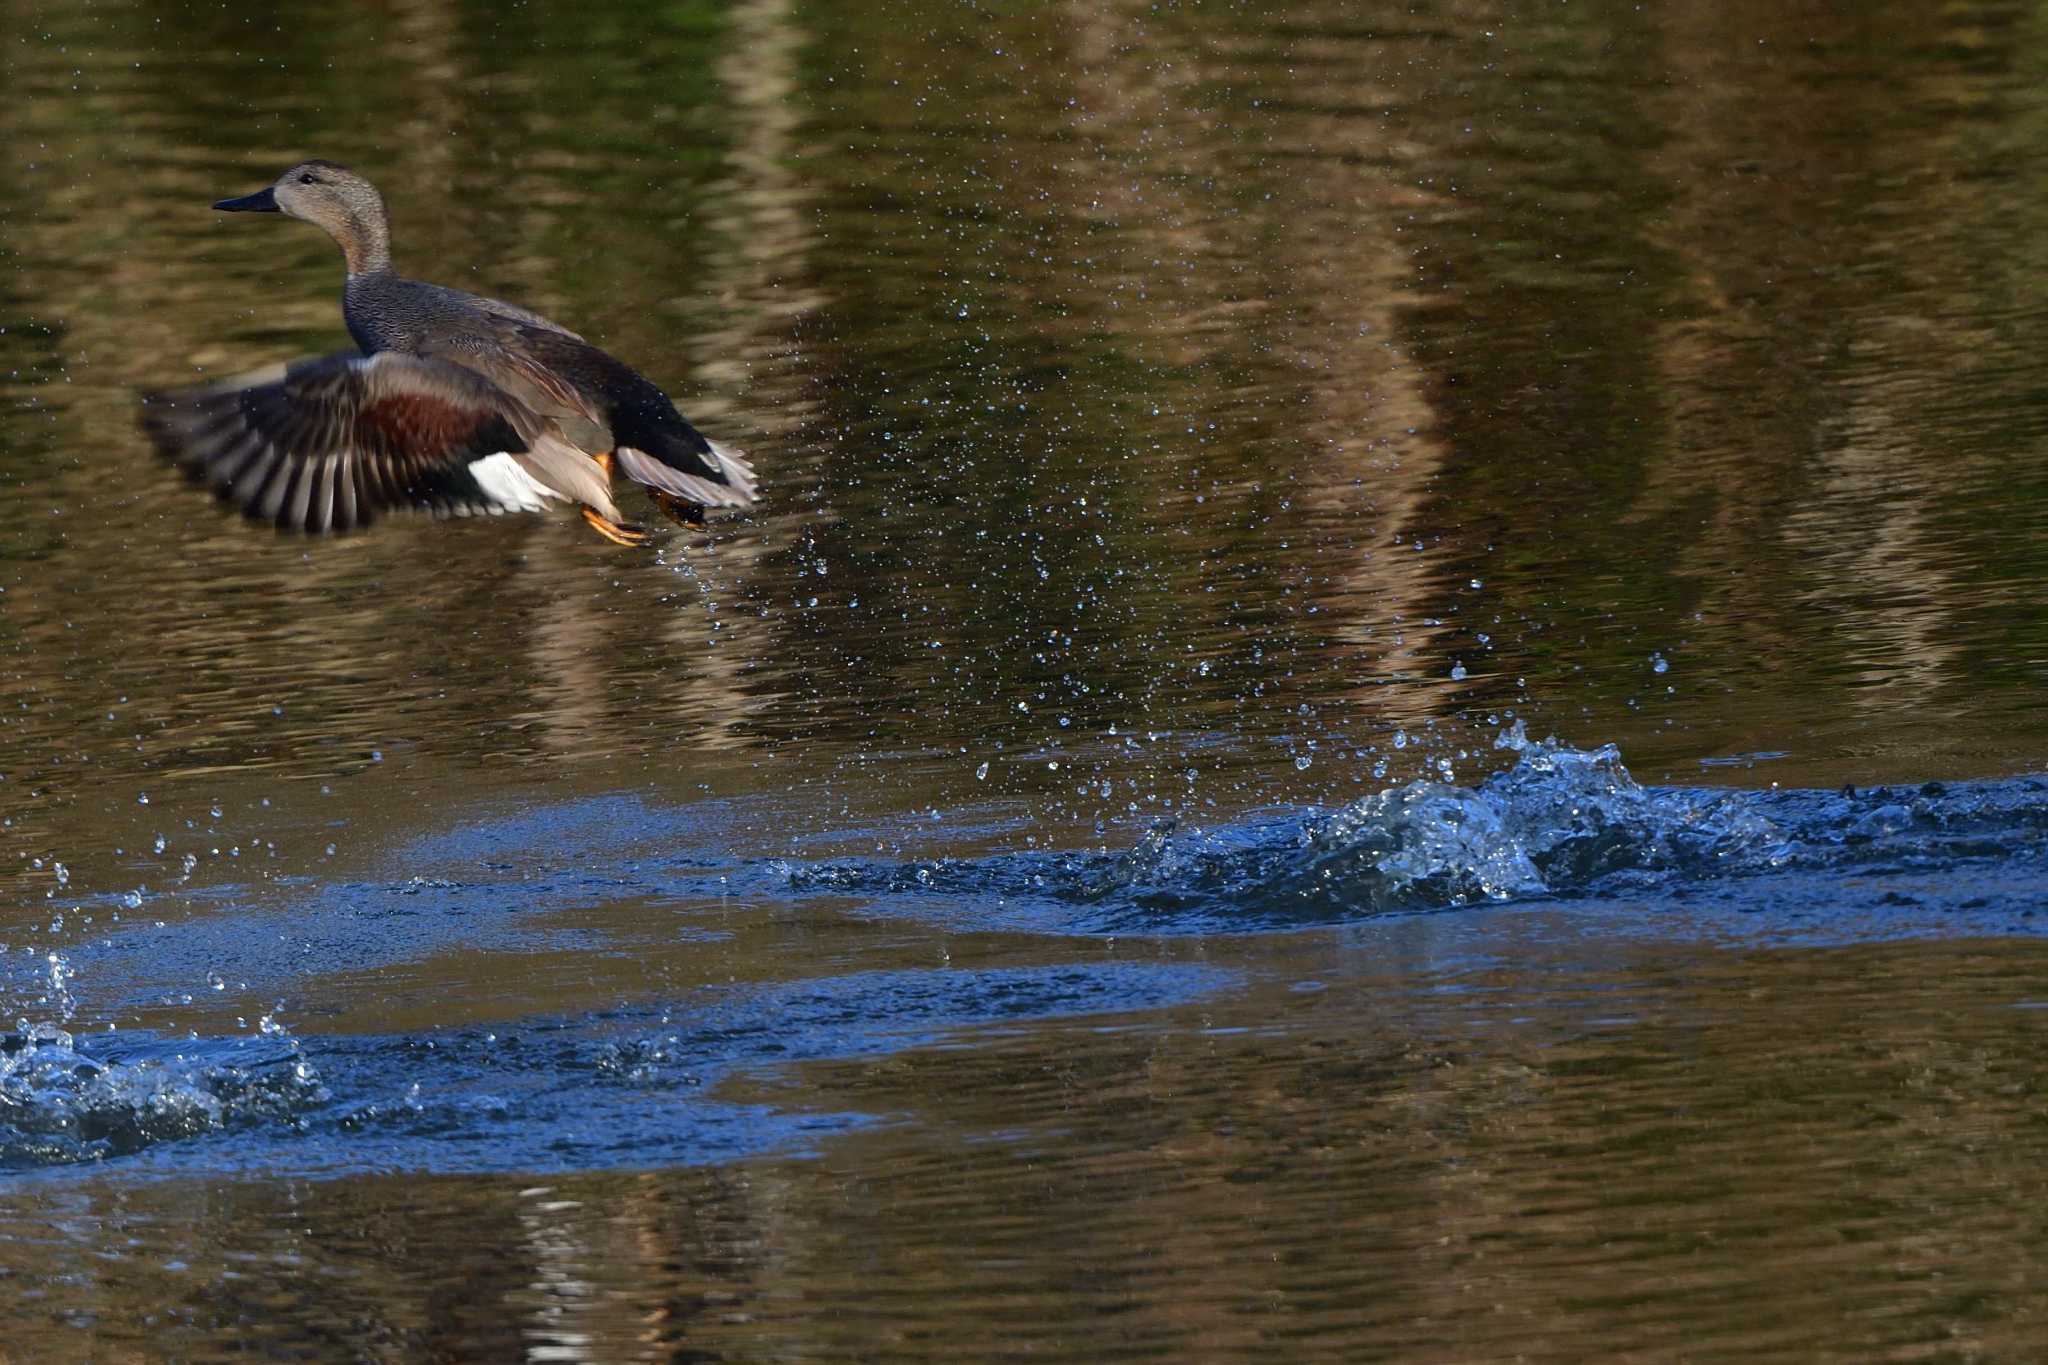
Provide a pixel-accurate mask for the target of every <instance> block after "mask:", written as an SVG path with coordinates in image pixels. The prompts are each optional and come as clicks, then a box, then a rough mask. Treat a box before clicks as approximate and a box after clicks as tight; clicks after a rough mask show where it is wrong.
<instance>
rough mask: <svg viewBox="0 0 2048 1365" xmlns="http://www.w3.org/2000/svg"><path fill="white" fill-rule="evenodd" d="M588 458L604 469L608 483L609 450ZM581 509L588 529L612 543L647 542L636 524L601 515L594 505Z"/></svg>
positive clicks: (610, 465)
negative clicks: (625, 524)
mask: <svg viewBox="0 0 2048 1365" xmlns="http://www.w3.org/2000/svg"><path fill="white" fill-rule="evenodd" d="M590 458H591V459H593V460H595V461H597V467H598V468H599V469H602V470H603V471H604V481H605V482H606V483H607V484H609V483H610V482H611V481H612V453H611V452H610V451H609V450H601V451H599V452H598V453H597V454H595V455H592V456H591V457H590ZM581 510H582V512H583V519H584V520H585V521H587V522H589V523H590V529H591V530H593V531H595V532H597V533H598V534H599V535H601V536H603V537H604V538H605V539H606V540H609V541H610V542H611V543H612V544H614V545H627V546H631V545H645V544H646V543H647V532H645V531H643V530H641V529H640V528H639V527H638V526H622V525H620V524H619V523H618V522H616V521H613V520H611V519H610V518H609V517H606V516H603V515H601V514H600V513H599V512H598V510H597V509H596V508H595V507H590V506H585V507H584V508H582V509H581Z"/></svg>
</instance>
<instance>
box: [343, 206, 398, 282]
mask: <svg viewBox="0 0 2048 1365" xmlns="http://www.w3.org/2000/svg"><path fill="white" fill-rule="evenodd" d="M334 240H335V241H337V242H339V243H341V254H342V258H343V259H344V260H346V261H347V262H348V273H349V278H350V279H354V278H355V277H356V276H358V275H374V274H377V273H378V272H379V271H384V270H389V269H391V227H390V224H389V223H387V222H386V221H385V219H384V215H383V214H382V213H375V214H367V215H357V214H351V215H350V216H349V220H348V222H347V223H346V224H345V225H344V226H343V229H342V231H340V232H337V233H336V234H334Z"/></svg>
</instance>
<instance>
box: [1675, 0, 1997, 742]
mask: <svg viewBox="0 0 2048 1365" xmlns="http://www.w3.org/2000/svg"><path fill="white" fill-rule="evenodd" d="M1654 21H1655V23H1656V25H1657V28H1658V30H1659V31H1660V33H1661V35H1662V47H1661V56H1662V57H1663V59H1664V60H1665V61H1667V62H1668V63H1669V64H1670V65H1671V68H1672V71H1673V78H1672V80H1671V81H1670V82H1669V87H1668V93H1667V94H1665V95H1664V96H1662V97H1661V98H1660V99H1659V101H1658V107H1659V108H1660V111H1661V112H1662V114H1663V116H1664V117H1665V118H1666V119H1667V120H1668V127H1669V129H1670V132H1671V137H1670V139H1669V141H1668V142H1667V143H1666V144H1665V145H1664V146H1663V147H1662V148H1661V149H1660V150H1659V151H1658V152H1657V153H1656V154H1655V155H1654V157H1653V159H1652V164H1653V165H1654V166H1655V167H1656V168H1657V169H1658V170H1659V171H1660V173H1661V174H1663V175H1664V176H1665V177H1666V178H1667V179H1668V181H1669V183H1670V184H1671V185H1672V187H1673V188H1674V190H1675V191H1676V196H1677V197H1676V202H1675V204H1674V206H1673V208H1672V210H1671V213H1670V216H1669V219H1668V221H1666V222H1665V223H1664V224H1663V225H1662V227H1661V230H1660V231H1659V233H1658V237H1659V240H1660V241H1661V242H1662V243H1663V244H1665V245H1666V246H1667V247H1668V248H1669V249H1671V250H1672V251H1673V252H1674V253H1675V254H1676V255H1677V256H1678V257H1679V259H1680V260H1681V262H1682V264H1683V270H1684V274H1685V278H1686V283H1687V285H1688V287H1689V288H1691V289H1692V290H1694V291H1696V294H1697V297H1698V299H1699V301H1700V313H1699V315H1698V316H1695V317H1690V318H1687V319H1685V320H1684V321H1678V322H1674V323H1671V324H1669V325H1667V326H1666V327H1664V328H1663V329H1662V333H1661V335H1660V336H1659V337H1658V339H1657V344H1656V356H1657V360H1658V365H1659V369H1660V370H1661V372H1662V374H1663V376H1664V380H1663V382H1664V385H1665V389H1666V392H1668V393H1669V394H1671V395H1672V405H1671V418H1672V425H1673V434H1672V439H1670V440H1669V441H1668V442H1666V443H1664V445H1663V447H1662V448H1663V450H1664V451H1665V452H1666V453H1667V454H1668V455H1669V456H1670V457H1671V458H1670V459H1669V460H1667V461H1666V462H1664V463H1661V464H1660V465H1658V466H1654V467H1653V468H1652V470H1651V471H1650V479H1649V482H1648V484H1647V486H1646V487H1645V488H1644V490H1643V492H1642V494H1641V497H1640V499H1639V502H1638V507H1637V513H1636V515H1637V517H1638V518H1639V519H1641V520H1643V521H1645V522H1650V521H1654V520H1656V519H1658V518H1661V517H1668V516H1672V515H1675V514H1678V513H1679V512H1680V510H1681V509H1684V508H1687V507H1689V506H1692V505H1695V504H1697V503H1698V502H1699V501H1700V499H1701V491H1702V489H1703V487H1711V488H1713V489H1716V490H1717V492H1716V493H1715V495H1714V496H1713V497H1712V499H1711V501H1710V502H1709V503H1708V505H1707V512H1706V517H1705V520H1704V523H1703V524H1702V525H1701V527H1700V530H1699V532H1698V533H1697V534H1696V535H1695V536H1693V537H1690V538H1688V540H1687V541H1686V542H1685V543H1684V545H1683V548H1682V549H1681V551H1680V555H1679V563H1680V567H1681V571H1682V572H1684V573H1685V574H1687V575H1688V576H1690V577H1692V578H1694V579H1695V580H1696V581H1697V582H1698V584H1699V585H1700V588H1701V591H1702V593H1703V594H1704V596H1703V603H1704V605H1703V607H1702V612H1701V614H1702V616H1703V618H1704V619H1706V620H1708V621H1712V622H1715V623H1717V624H1720V625H1724V626H1731V627H1733V628H1736V629H1739V630H1741V631H1743V632H1744V633H1746V634H1747V635H1749V636H1750V638H1751V640H1752V642H1753V645H1754V648H1755V658H1756V660H1757V662H1758V663H1759V664H1761V665H1762V666H1764V667H1771V666H1773V664H1774V662H1775V660H1776V659H1777V658H1778V657H1781V656H1789V655H1796V654H1803V653H1806V652H1807V648H1810V646H1807V647H1805V648H1802V645H1805V644H1806V641H1807V639H1808V637H1810V635H1811V634H1812V633H1813V632H1814V631H1816V630H1819V631H1824V632H1825V633H1826V634H1827V636H1828V638H1829V639H1830V640H1832V641H1834V642H1835V644H1834V648H1833V652H1834V653H1835V655H1836V657H1837V659H1838V660H1839V664H1840V672H1839V676H1841V677H1843V678H1844V679H1845V680H1850V681H1852V682H1853V683H1855V684H1860V685H1851V686H1847V687H1844V688H1842V689H1840V690H1839V692H1837V693H1836V694H1835V695H1836V696H1837V697H1838V699H1839V701H1840V702H1841V703H1842V704H1843V705H1845V706H1847V707H1850V708H1852V709H1863V710H1894V709H1898V708H1901V707H1914V706H1918V705H1920V704H1921V703H1922V702H1923V701H1924V700H1926V699H1927V698H1928V697H1929V696H1930V695H1931V694H1932V693H1934V692H1935V691H1936V690H1937V689H1939V688H1941V687H1943V686H1946V685H1950V684H1953V683H1955V682H1957V681H1958V678H1957V668H1958V650H1957V648H1956V645H1955V641H1956V640H1957V639H1958V638H1959V632H1958V631H1957V630H1956V628H1955V627H1956V622H1955V621H1954V620H1953V617H1952V612H1953V608H1954V607H1955V606H1957V605H1969V604H1972V603H1973V600H1974V599H1973V595H1972V593H1971V592H1970V591H1969V589H1968V586H1967V584H1966V582H1965V581H1963V580H1962V579H1960V578H1959V577H1958V570H1959V569H1960V568H1961V567H1962V566H1961V565H1960V563H1959V562H1958V560H1957V557H1956V555H1955V554H1954V552H1953V549H1952V547H1951V546H1950V545H1949V544H1947V543H1945V542H1946V538H1945V536H1944V534H1943V532H1942V531H1941V530H1940V529H1939V527H1938V525H1937V519H1938V515H1939V512H1940V510H1941V507H1942V502H1943V498H1944V496H1945V495H1946V494H1947V493H1949V492H1950V490H1952V489H1953V488H1954V487H1955V486H1956V484H1957V483H1958V482H1959V481H1963V480H1967V479H1968V478H1969V477H1970V468H1971V461H1970V459H1969V457H1968V456H1967V455H1963V454H1960V453H1958V452H1957V451H1955V450H1953V449H1948V448H1942V446H1941V445H1939V444H1936V443H1937V442H1941V441H1942V439H1943V436H1944V435H1946V436H1948V437H1949V438H1951V439H1952V438H1953V436H1954V434H1955V433H1954V430H1953V428H1952V427H1951V428H1949V429H1948V431H1947V432H1946V433H1944V432H1943V430H1942V428H1941V427H1940V426H1938V425H1932V426H1931V425H1930V424H1929V423H1928V422H1927V421H1926V419H1925V417H1924V413H1925V411H1926V409H1927V408H1928V406H1929V404H1930V403H1932V402H1936V401H1938V400H1939V398H1940V396H1941V391H1942V388H1943V387H1944V385H1943V379H1942V376H1943V375H1944V374H1945V373H1951V374H1953V373H1959V372H1960V371H1961V370H1963V369H1964V368H1965V367H1966V365H1967V362H1968V359H1969V357H1971V356H1972V355H1973V354H1976V353H1978V352H1980V351H1981V349H1982V348H1984V347H1985V346H1986V345H1987V344H1988V343H1989V342H1990V341H1991V340H1992V338H1991V336H1990V334H1989V332H1988V330H1987V327H1986V325H1985V322H1984V320H1983V319H1982V318H1980V317H1978V316H1975V315H1974V314H1973V312H1972V311H1971V309H1970V308H1969V307H1968V306H1967V291H1968V288H1969V280H1968V277H1967V274H1965V273H1962V269H1959V268H1966V266H1967V262H1968V260H1969V255H1970V248H1969V247H1968V246H1967V245H1966V244H1965V243H1963V242H1962V241H1960V240H1952V239H1951V236H1952V235H1953V236H1954V237H1955V238H1958V239H1959V238H1960V225H1963V224H1967V223H1968V222H1969V221H1970V219H1971V218H1972V216H1973V214H1975V213H1977V212H1981V211H1982V205H1983V202H1984V200H1983V196H1982V195H1981V194H1979V193H1978V192H1977V190H1976V188H1975V187H1974V186H1973V185H1972V184H1971V183H1970V182H1969V181H1967V180H1963V179H1956V178H1952V177H1950V176H1949V175H1947V174H1946V172H1942V173H1938V174H1933V175H1930V174H1929V169H1930V168H1941V167H1949V166H1953V165H1956V164H1960V163H1962V162H1964V161H1966V160H1967V152H1966V149H1965V148H1964V146H1963V145H1962V143H1963V139H1964V138H1965V137H1966V136H1967V135H1968V133H1969V125H1968V124H1967V122H1964V121H1960V120H1954V119H1937V120H1930V121H1928V122H1926V123H1923V124H1919V125H1917V126H1916V125H1914V124H1911V123H1908V124H1906V131H1904V132H1901V131H1898V130H1897V129H1898V126H1899V123H1900V120H1899V119H1898V118H1897V113H1898V111H1899V110H1900V109H1901V108H1913V107H1920V108H1940V107H1950V108H1967V107H1970V106H1972V105H1976V104H1981V103H1982V102H1984V101H1985V100H1986V99H1988V98H1990V97H1991V96H1992V95H1993V93H1994V92H1995V90H1996V88H1997V84H1998V82H1999V80H2001V79H2002V76H2001V75H2000V74H1999V73H1998V72H1996V71H1995V70H1994V69H1992V68H1990V67H1984V68H1981V69H1979V70H1978V71H1976V72H1975V73H1974V74H1967V73H1966V72H1965V71H1963V70H1960V69H1958V68H1957V67H1956V66H1954V65H1951V64H1946V63H1944V64H1941V65H1940V66H1936V67H1929V68H1923V69H1916V68H1913V67H1910V66H1908V67H1903V68H1902V67H1900V66H1898V65H1897V64H1892V65H1889V66H1888V67H1887V68H1886V70H1885V73H1884V78H1883V79H1876V78H1875V74H1874V72H1873V71H1872V70H1871V69H1870V68H1868V67H1865V66H1861V65H1860V63H1862V62H1865V61H1868V60H1869V59H1868V58H1867V57H1866V56H1863V55H1861V54H1860V53H1859V48H1860V47H1861V45H1862V44H1863V43H1864V42H1866V41H1867V40H1868V39H1869V38H1870V36H1871V34H1870V30H1869V26H1870V25H1871V24H1873V23H1878V22H1881V23H1882V24H1883V25H1884V44H1885V50H1887V51H1890V50H1894V49H1895V48H1896V47H1898V46H1900V45H1904V46H1910V47H1919V48H1922V49H1925V50H1938V49H1940V48H1943V47H1946V46H1950V45H1957V46H1967V45H1969V44H1970V43H1971V42H1972V41H1973V38H1972V35H1973V33H1974V32H1975V30H1974V28H1973V26H1972V24H1971V22H1970V18H1969V16H1968V15H1967V14H1963V13H1959V12H1950V11H1945V10H1941V9H1939V8H1934V7H1926V8H1920V9H1910V8H1907V9H1901V8H1899V7H1890V8H1888V9H1887V10H1886V17H1885V18H1884V19H1883V20H1882V21H1878V20H1875V19H1873V18H1871V17H1870V16H1867V15H1858V14H1849V13H1841V14H1836V13H1832V12H1826V11H1823V10H1819V9H1816V8H1814V7H1810V6H1795V7H1785V6H1775V5H1767V4H1742V5H1734V6H1727V5H1723V6H1676V7H1668V8H1664V9H1659V10H1657V11H1655V12H1654ZM1901 24H1906V25H1909V26H1910V28H1909V30H1908V31H1907V32H1900V31H1899V26H1900V25H1901ZM1831 53H1832V54H1840V55H1835V56H1830V55H1828V54H1831ZM1885 125H1891V126H1892V127H1893V129H1894V131H1893V132H1891V133H1889V134H1888V135H1885V136H1873V135H1871V134H1870V133H1869V131H1868V130H1869V129H1870V128H1874V127H1878V126H1885ZM1873 186H1885V187H1893V188H1890V189H1889V190H1888V191H1887V192H1888V193H1893V194H1911V195H1912V196H1913V197H1914V198H1915V199H1916V200H1919V201H1920V202H1919V204H1918V205H1917V207H1916V208H1915V210H1914V214H1913V218H1912V220H1911V224H1910V226H1909V227H1908V228H1907V229H1906V231H1907V233H1908V235H1906V236H1899V235H1897V233H1896V230H1895V229H1894V230H1891V231H1887V225H1886V221H1885V219H1884V217H1883V216H1882V215H1875V214H1872V213H1871V212H1870V211H1869V207H1868V204H1867V203H1866V202H1865V199H1864V196H1865V195H1866V194H1867V193H1868V192H1869V191H1870V189H1871V187H1873ZM1930 229H1931V230H1930ZM1874 274H1877V275H1883V276H1885V277H1888V278H1890V279H1891V280H1892V285H1891V287H1889V288H1883V289H1873V288H1872V287H1871V278H1872V276H1873V275H1874ZM1930 298H1934V299H1947V300H1953V301H1954V302H1955V304H1956V305H1957V306H1954V307H1950V308H1947V309H1945V310H1943V311H1942V312H1941V313H1939V314H1938V315H1936V314H1926V313H1924V312H1922V311H1919V310H1920V309H1921V308H1922V306H1923V305H1924V302H1925V301H1926V300H1927V299H1930ZM1905 300H1910V302H1902V301H1905ZM1908 310H1911V311H1908ZM1774 541H1775V542H1776V544H1773V542H1774ZM1760 560H1761V561H1763V562H1766V563H1773V564H1775V563H1783V564H1784V565H1786V566H1787V567H1788V572H1784V573H1780V572H1774V571H1771V570H1768V569H1767V570H1765V571H1762V572H1756V571H1744V572H1731V566H1735V565H1754V564H1757V563H1758V562H1759V561H1760ZM1788 599H1789V600H1790V601H1793V602H1798V603H1801V604H1802V606H1801V609H1800V610H1799V611H1798V612H1796V613H1791V612H1787V611H1786V610H1785V607H1786V602H1787V601H1788ZM1880 685H1881V686H1880Z"/></svg>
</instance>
